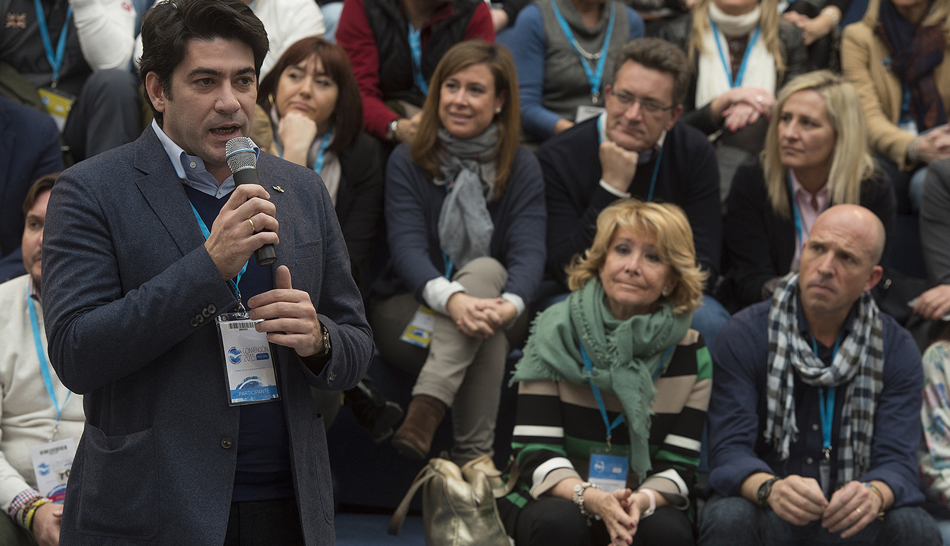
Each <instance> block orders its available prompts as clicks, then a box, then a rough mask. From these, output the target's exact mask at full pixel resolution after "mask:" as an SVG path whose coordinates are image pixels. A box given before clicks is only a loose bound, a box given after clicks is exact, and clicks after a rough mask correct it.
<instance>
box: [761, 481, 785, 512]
mask: <svg viewBox="0 0 950 546" xmlns="http://www.w3.org/2000/svg"><path fill="white" fill-rule="evenodd" d="M781 479H782V478H779V477H778V476H772V477H771V478H769V479H767V480H765V481H764V482H762V485H760V486H759V491H758V493H757V494H756V500H758V501H759V506H762V507H765V506H768V504H769V502H768V501H769V495H771V494H772V484H774V483H775V482H777V481H778V480H781Z"/></svg>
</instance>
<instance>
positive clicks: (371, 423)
mask: <svg viewBox="0 0 950 546" xmlns="http://www.w3.org/2000/svg"><path fill="white" fill-rule="evenodd" d="M343 403H344V404H346V405H347V406H349V407H350V410H351V411H352V412H353V416H354V417H356V422H357V423H359V424H360V426H361V427H363V428H364V429H366V431H367V432H368V433H369V436H370V439H371V440H372V441H373V443H374V444H379V443H382V442H384V441H386V440H387V439H388V438H389V437H390V436H392V435H393V427H394V426H395V425H396V423H398V422H399V420H400V419H402V415H403V412H402V408H401V407H399V404H397V403H395V402H393V401H391V400H387V399H386V397H385V396H383V393H381V392H379V390H377V389H376V386H375V385H373V380H372V379H371V378H370V377H369V376H364V377H363V380H362V381H360V382H359V384H358V385H356V386H355V387H353V388H352V389H350V390H348V391H345V392H344V397H343Z"/></svg>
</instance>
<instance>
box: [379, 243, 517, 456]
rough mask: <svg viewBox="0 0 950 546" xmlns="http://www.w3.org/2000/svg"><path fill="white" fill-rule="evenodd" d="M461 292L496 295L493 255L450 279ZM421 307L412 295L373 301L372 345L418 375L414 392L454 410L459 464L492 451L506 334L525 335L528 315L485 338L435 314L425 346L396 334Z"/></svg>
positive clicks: (499, 279)
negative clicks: (506, 328) (462, 290)
mask: <svg viewBox="0 0 950 546" xmlns="http://www.w3.org/2000/svg"><path fill="white" fill-rule="evenodd" d="M452 280H454V281H458V282H459V283H460V284H461V285H462V286H464V287H465V293H466V294H468V295H470V296H474V297H478V298H497V297H499V296H500V295H501V290H502V288H503V287H504V285H505V282H507V280H508V272H507V271H506V270H505V268H504V267H503V266H502V265H501V263H499V262H498V261H497V260H495V259H494V258H478V259H475V260H472V261H471V262H469V263H468V264H466V265H465V267H463V268H462V269H460V270H459V271H458V272H457V273H456V274H455V276H454V277H453V279H452ZM418 308H419V302H418V301H416V299H415V298H414V297H413V296H412V294H399V295H396V296H392V297H390V298H387V299H385V300H382V301H380V302H377V303H376V304H375V305H373V307H372V309H371V310H370V323H371V325H372V327H373V332H374V337H375V338H376V346H377V348H378V349H379V351H380V353H381V354H382V355H383V358H385V359H386V360H387V361H389V362H391V363H392V364H393V365H395V366H397V367H399V368H400V369H402V370H403V371H405V372H406V373H409V374H412V375H418V379H416V385H415V387H413V389H412V395H413V396H418V395H420V394H426V395H429V396H432V397H435V398H437V399H439V400H441V401H442V402H444V403H445V405H446V406H448V407H450V408H452V433H453V437H454V440H455V445H454V446H453V447H452V451H451V453H450V454H449V455H450V457H451V458H452V460H453V461H454V462H456V463H458V464H460V465H461V464H464V463H465V462H468V461H470V460H472V459H475V458H477V457H479V456H481V455H489V456H491V455H493V454H494V452H493V449H492V444H493V443H494V440H495V420H496V418H497V417H498V402H499V400H500V398H501V389H502V386H503V382H504V375H505V359H506V357H507V355H508V351H509V347H510V345H509V339H508V338H507V337H506V334H514V333H516V332H518V333H523V332H524V330H525V325H526V324H527V313H523V314H522V317H520V318H519V320H518V321H516V324H515V326H514V327H512V328H511V329H509V330H499V331H497V332H495V334H494V335H493V336H491V337H489V338H488V339H485V340H481V339H477V338H473V337H469V336H467V335H465V334H463V333H462V332H460V331H459V329H458V328H457V327H456V326H455V323H454V322H453V321H452V319H451V318H450V317H446V316H442V315H439V316H438V317H437V318H436V320H435V326H434V328H433V330H432V341H431V343H430V344H429V348H428V349H423V348H421V347H417V346H415V345H412V344H410V343H406V342H405V341H401V340H400V339H399V338H400V336H402V333H403V331H404V330H405V328H406V326H407V325H408V324H409V321H410V320H412V317H413V315H414V314H415V312H416V310H418Z"/></svg>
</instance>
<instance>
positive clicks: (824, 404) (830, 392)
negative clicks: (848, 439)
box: [811, 332, 844, 461]
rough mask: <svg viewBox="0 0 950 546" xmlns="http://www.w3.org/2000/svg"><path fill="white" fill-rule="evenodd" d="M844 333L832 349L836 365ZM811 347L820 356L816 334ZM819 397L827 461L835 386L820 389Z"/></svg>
mask: <svg viewBox="0 0 950 546" xmlns="http://www.w3.org/2000/svg"><path fill="white" fill-rule="evenodd" d="M842 335H844V332H842V333H840V334H838V339H837V340H835V346H834V348H833V349H832V350H831V363H832V365H834V361H835V356H836V355H837V354H838V346H839V345H841V336H842ZM811 348H812V350H813V351H815V356H816V357H817V356H818V342H817V341H815V336H812V338H811ZM818 393H819V398H818V411H819V413H820V414H821V452H822V453H823V454H824V456H825V461H828V460H830V459H831V427H832V420H833V419H834V415H835V387H828V388H827V389H822V388H819V389H818Z"/></svg>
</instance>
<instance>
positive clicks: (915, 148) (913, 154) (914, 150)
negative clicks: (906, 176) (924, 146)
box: [907, 137, 920, 163]
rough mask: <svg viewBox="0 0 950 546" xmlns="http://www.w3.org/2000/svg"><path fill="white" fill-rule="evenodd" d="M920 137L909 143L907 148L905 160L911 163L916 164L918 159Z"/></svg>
mask: <svg viewBox="0 0 950 546" xmlns="http://www.w3.org/2000/svg"><path fill="white" fill-rule="evenodd" d="M919 154H920V137H917V138H915V139H914V140H912V141H910V145H908V146H907V159H908V160H910V162H911V163H917V161H918V160H919V159H920V155H919Z"/></svg>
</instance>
